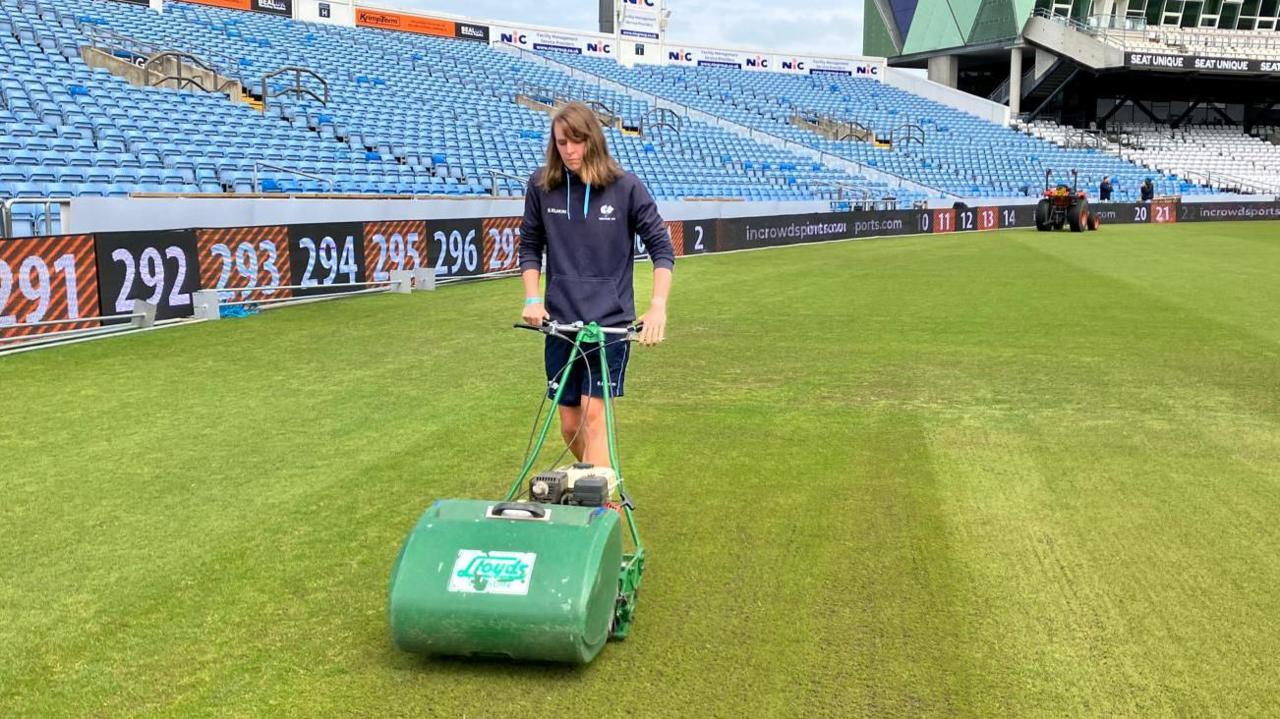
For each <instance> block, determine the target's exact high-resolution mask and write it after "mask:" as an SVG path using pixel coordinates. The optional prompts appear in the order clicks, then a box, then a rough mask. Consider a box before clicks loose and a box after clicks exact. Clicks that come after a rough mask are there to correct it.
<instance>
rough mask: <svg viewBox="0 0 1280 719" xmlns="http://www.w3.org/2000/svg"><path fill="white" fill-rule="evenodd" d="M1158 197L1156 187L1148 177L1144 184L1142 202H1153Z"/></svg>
mask: <svg viewBox="0 0 1280 719" xmlns="http://www.w3.org/2000/svg"><path fill="white" fill-rule="evenodd" d="M1155 196H1156V186H1155V185H1154V184H1152V182H1151V178H1150V177H1148V178H1147V179H1146V180H1144V181H1143V182H1142V201H1143V202H1151V200H1152V199H1153V198H1155Z"/></svg>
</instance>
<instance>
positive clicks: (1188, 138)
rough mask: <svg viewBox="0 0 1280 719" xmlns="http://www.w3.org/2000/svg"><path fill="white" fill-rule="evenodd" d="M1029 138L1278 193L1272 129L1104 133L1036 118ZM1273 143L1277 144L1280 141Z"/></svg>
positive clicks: (1227, 186) (1146, 127)
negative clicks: (1087, 149)
mask: <svg viewBox="0 0 1280 719" xmlns="http://www.w3.org/2000/svg"><path fill="white" fill-rule="evenodd" d="M1022 127H1023V130H1024V131H1025V132H1027V133H1028V134H1031V135H1034V136H1036V137H1039V138H1043V139H1045V140H1048V141H1050V142H1053V143H1055V144H1059V145H1064V146H1077V147H1079V146H1091V147H1096V148H1099V149H1101V150H1102V151H1104V152H1106V153H1108V154H1114V155H1118V156H1121V157H1124V158H1125V159H1128V160H1131V161H1133V162H1135V163H1137V164H1140V165H1143V166H1144V167H1148V168H1151V169H1153V170H1158V171H1160V172H1164V173H1167V174H1171V175H1175V176H1180V177H1185V178H1188V180H1190V181H1194V182H1197V183H1200V184H1201V185H1205V186H1207V187H1209V188H1211V189H1212V190H1214V191H1221V192H1243V193H1268V194H1277V193H1280V145H1277V144H1274V143H1273V142H1271V141H1269V138H1271V137H1272V136H1274V135H1275V130H1274V128H1270V127H1266V126H1260V127H1257V128H1255V129H1254V134H1253V135H1248V134H1245V132H1244V129H1243V128H1242V127H1239V126H1233V125H1187V126H1183V127H1180V128H1176V129H1175V128H1171V127H1169V126H1167V125H1154V124H1140V123H1127V124H1116V123H1113V124H1110V125H1108V127H1107V131H1106V132H1105V133H1102V132H1098V131H1085V130H1079V129H1077V128H1073V127H1067V126H1063V125H1059V124H1057V123H1055V122H1053V121H1051V120H1036V121H1035V122H1032V123H1027V124H1025V125H1023V126H1022ZM1276 140H1278V141H1280V137H1277V138H1276Z"/></svg>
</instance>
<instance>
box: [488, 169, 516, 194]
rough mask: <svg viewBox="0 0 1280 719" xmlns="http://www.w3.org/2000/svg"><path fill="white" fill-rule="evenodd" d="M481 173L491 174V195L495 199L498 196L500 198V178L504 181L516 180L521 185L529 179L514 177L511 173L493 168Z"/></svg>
mask: <svg viewBox="0 0 1280 719" xmlns="http://www.w3.org/2000/svg"><path fill="white" fill-rule="evenodd" d="M481 172H487V173H489V194H491V195H493V196H494V197H497V196H498V178H499V177H501V178H504V179H507V180H515V181H516V182H519V183H521V184H524V182H525V181H526V179H527V178H524V177H520V176H519V175H513V174H511V173H510V172H503V171H502V170H495V169H493V168H491V167H490V168H485V169H483V170H481Z"/></svg>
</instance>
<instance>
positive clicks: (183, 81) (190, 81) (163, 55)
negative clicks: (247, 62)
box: [142, 50, 240, 92]
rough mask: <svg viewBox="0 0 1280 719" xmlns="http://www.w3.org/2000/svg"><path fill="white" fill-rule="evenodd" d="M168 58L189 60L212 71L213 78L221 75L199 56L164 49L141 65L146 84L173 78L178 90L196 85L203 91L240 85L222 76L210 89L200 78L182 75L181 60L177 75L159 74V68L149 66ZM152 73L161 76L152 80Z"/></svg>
mask: <svg viewBox="0 0 1280 719" xmlns="http://www.w3.org/2000/svg"><path fill="white" fill-rule="evenodd" d="M168 58H176V59H178V60H183V59H186V60H190V61H191V62H192V64H194V65H196V66H197V67H199V68H200V69H202V70H206V71H208V72H211V73H213V76H214V77H215V78H216V77H222V76H221V75H219V74H218V70H217V68H215V67H213V66H212V65H210V64H208V63H206V62H205V61H204V60H201V59H200V58H199V57H196V56H195V55H192V54H191V53H189V52H184V51H182V50H165V51H163V52H159V53H156V54H155V55H152V56H151V59H149V60H147V62H146V64H144V65H143V66H142V69H143V71H144V72H146V73H147V84H148V85H150V86H153V87H156V86H159V85H160V84H161V83H163V82H168V81H170V80H175V81H177V82H178V89H179V90H182V89H185V88H186V87H187V86H188V85H195V86H196V87H198V88H200V89H201V90H203V91H204V92H226V91H227V88H235V87H239V86H240V82H239V81H238V80H233V79H231V78H224V82H222V83H221V84H219V85H218V86H217V87H215V88H214V89H212V90H210V89H209V88H207V87H205V86H204V83H202V82H200V80H198V79H197V78H195V77H187V76H185V75H183V74H182V68H183V64H182V63H181V62H179V63H178V74H177V75H161V72H160V71H159V70H153V69H151V66H152V65H154V64H155V63H157V62H160V61H161V60H166V59H168ZM153 75H161V77H160V79H159V80H155V81H154V82H152V76H153Z"/></svg>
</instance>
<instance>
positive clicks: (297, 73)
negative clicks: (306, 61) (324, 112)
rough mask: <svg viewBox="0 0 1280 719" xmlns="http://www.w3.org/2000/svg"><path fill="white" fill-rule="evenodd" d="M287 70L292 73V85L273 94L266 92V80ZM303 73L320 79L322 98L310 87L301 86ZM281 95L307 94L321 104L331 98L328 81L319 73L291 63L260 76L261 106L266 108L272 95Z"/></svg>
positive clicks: (326, 103) (327, 102)
mask: <svg viewBox="0 0 1280 719" xmlns="http://www.w3.org/2000/svg"><path fill="white" fill-rule="evenodd" d="M287 72H292V73H293V87H286V88H285V89H283V90H281V91H280V92H277V93H275V94H271V93H270V92H268V85H267V81H268V80H270V79H271V78H273V77H275V76H277V75H283V74H285V73H287ZM303 73H306V74H308V75H310V76H312V77H314V78H315V79H317V80H319V81H320V84H321V85H322V86H323V87H324V97H323V98H322V97H320V96H319V95H317V94H316V93H315V92H314V91H312V90H311V89H310V88H306V87H303V86H302V74H303ZM281 95H298V96H302V95H309V96H311V97H312V98H314V99H315V100H316V102H319V103H320V104H321V105H326V106H327V105H328V104H329V102H330V101H331V100H332V99H333V97H332V95H331V94H330V92H329V82H328V81H327V80H325V79H324V78H323V77H321V76H320V75H319V73H317V72H316V71H315V70H312V69H310V68H305V67H298V66H296V65H291V66H289V67H282V68H280V69H279V70H275V71H273V72H269V73H267V74H266V75H263V76H262V107H263V108H266V106H267V100H268V99H270V98H273V97H280V96H281Z"/></svg>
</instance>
